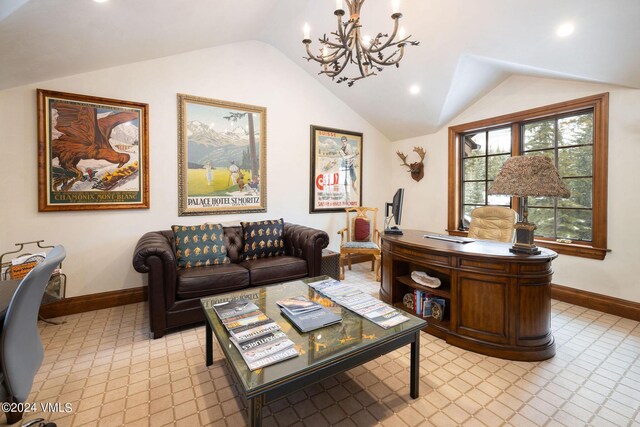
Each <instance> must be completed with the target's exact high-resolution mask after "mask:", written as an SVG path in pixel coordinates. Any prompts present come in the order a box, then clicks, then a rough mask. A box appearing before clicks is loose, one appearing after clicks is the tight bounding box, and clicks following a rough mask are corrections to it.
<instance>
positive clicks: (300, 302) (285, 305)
mask: <svg viewBox="0 0 640 427" xmlns="http://www.w3.org/2000/svg"><path fill="white" fill-rule="evenodd" d="M276 304H278V305H279V306H280V307H281V308H282V310H283V311H287V312H288V313H290V314H299V313H306V312H309V311H314V310H319V309H321V308H322V306H321V305H320V304H318V303H317V302H315V301H309V300H308V299H307V298H305V297H303V296H298V297H293V298H285V299H281V300H280V301H276Z"/></svg>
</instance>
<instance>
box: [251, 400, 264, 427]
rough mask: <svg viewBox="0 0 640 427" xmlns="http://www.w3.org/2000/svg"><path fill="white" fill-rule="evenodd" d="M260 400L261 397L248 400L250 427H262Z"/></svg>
mask: <svg viewBox="0 0 640 427" xmlns="http://www.w3.org/2000/svg"><path fill="white" fill-rule="evenodd" d="M262 400H263V396H256V397H253V398H251V399H249V423H250V425H251V427H260V426H261V425H262Z"/></svg>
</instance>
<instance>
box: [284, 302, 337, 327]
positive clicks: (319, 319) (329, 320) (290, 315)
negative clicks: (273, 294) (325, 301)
mask: <svg viewBox="0 0 640 427" xmlns="http://www.w3.org/2000/svg"><path fill="white" fill-rule="evenodd" d="M289 300H293V298H290V299H289ZM282 301H285V300H282ZM282 301H278V305H280V307H281V308H280V311H281V312H282V315H283V316H285V317H286V318H287V319H289V320H290V321H291V323H293V325H294V326H295V327H296V328H297V329H298V330H299V331H300V332H309V331H313V330H316V329H320V328H324V327H325V326H330V325H333V324H335V323H340V322H342V316H339V315H337V314H335V313H334V312H333V311H331V310H329V309H328V308H326V307H323V306H321V305H320V304H318V303H316V302H313V301H309V300H308V299H307V298H305V297H303V296H300V297H295V301H298V303H293V302H291V303H289V302H285V304H281V302H282ZM299 302H302V303H303V304H299ZM307 303H310V304H307ZM296 306H299V307H302V309H298V311H293V310H291V308H290V307H296Z"/></svg>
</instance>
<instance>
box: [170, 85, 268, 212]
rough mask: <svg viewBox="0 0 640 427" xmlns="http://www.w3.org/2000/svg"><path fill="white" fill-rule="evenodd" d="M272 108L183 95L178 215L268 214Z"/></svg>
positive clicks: (180, 100)
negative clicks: (270, 116)
mask: <svg viewBox="0 0 640 427" xmlns="http://www.w3.org/2000/svg"><path fill="white" fill-rule="evenodd" d="M266 150H267V109H266V108H265V107H258V106H255V105H248V104H239V103H235V102H229V101H221V100H218V99H210V98H202V97H199V96H192V95H185V94H178V215H179V216H186V215H215V214H229V213H250V212H266V211H267V164H266V159H267V153H266Z"/></svg>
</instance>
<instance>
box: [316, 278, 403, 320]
mask: <svg viewBox="0 0 640 427" xmlns="http://www.w3.org/2000/svg"><path fill="white" fill-rule="evenodd" d="M309 286H311V287H312V288H313V289H315V290H316V291H318V292H319V293H321V294H322V295H324V296H326V297H327V298H329V299H331V300H332V301H334V302H335V303H337V304H339V305H341V306H343V307H345V308H348V309H349V310H351V311H354V312H356V313H358V314H359V315H361V316H363V317H365V318H366V319H368V320H370V321H372V322H373V323H375V324H376V325H378V326H380V327H382V328H384V329H389V328H391V327H393V326H396V325H399V324H401V323H403V322H406V321H407V320H409V318H408V317H407V316H404V315H403V314H402V312H401V311H400V310H398V309H396V308H395V307H392V306H390V305H389V304H386V303H384V302H382V301H380V300H379V299H377V298H374V297H372V296H371V295H369V294H365V293H364V292H362V291H361V290H359V289H358V288H356V287H355V286H353V285H350V284H347V283H342V282H339V281H337V280H335V279H328V280H323V281H320V282H315V283H310V284H309Z"/></svg>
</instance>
